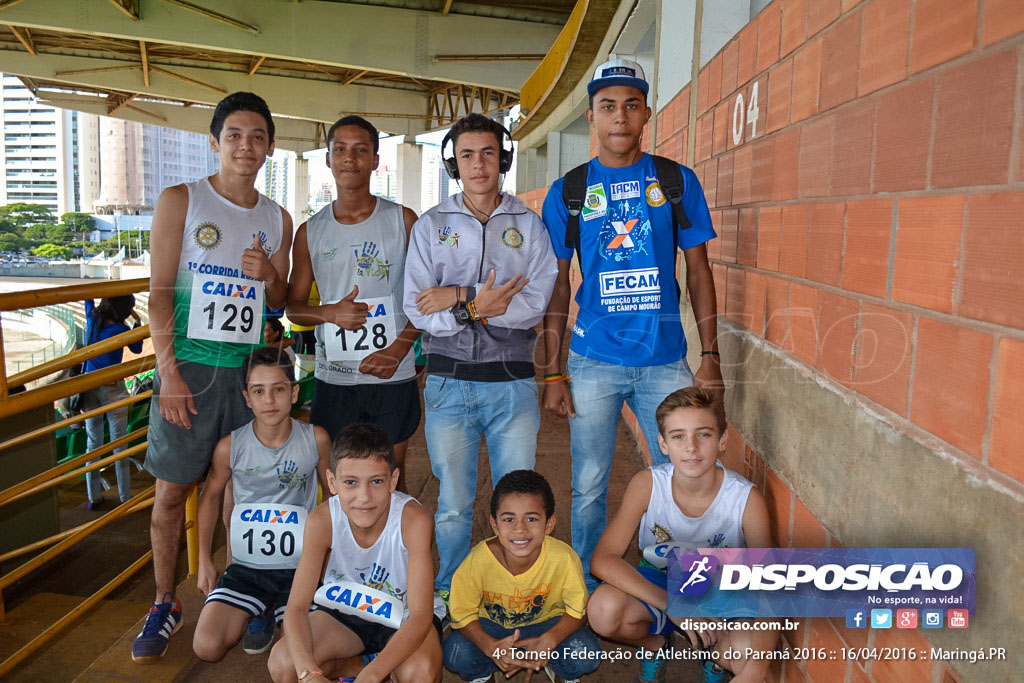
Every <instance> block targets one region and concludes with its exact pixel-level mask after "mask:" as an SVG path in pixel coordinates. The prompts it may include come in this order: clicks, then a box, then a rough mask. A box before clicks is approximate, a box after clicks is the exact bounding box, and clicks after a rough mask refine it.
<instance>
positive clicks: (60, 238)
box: [46, 225, 74, 244]
mask: <svg viewBox="0 0 1024 683" xmlns="http://www.w3.org/2000/svg"><path fill="white" fill-rule="evenodd" d="M72 239H74V235H72V234H71V230H69V229H68V226H66V225H48V226H46V241H48V242H52V243H53V244H67V243H68V242H70V241H71V240H72Z"/></svg>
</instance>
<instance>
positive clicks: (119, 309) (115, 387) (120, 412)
mask: <svg viewBox="0 0 1024 683" xmlns="http://www.w3.org/2000/svg"><path fill="white" fill-rule="evenodd" d="M129 316H131V317H132V318H133V319H134V320H135V325H134V326H133V327H138V326H139V325H140V324H141V321H140V320H139V314H138V313H136V312H135V297H134V296H132V295H131V294H126V295H124V296H114V297H110V298H107V299H101V300H100V305H99V306H97V305H96V303H95V302H94V301H93V300H92V299H86V300H85V340H86V346H90V345H92V344H96V343H97V342H101V341H103V340H104V339H110V338H111V337H114V336H116V335H119V334H121V333H122V332H127V331H128V326H127V325H126V324H125V320H127V319H128V317H129ZM128 348H129V349H130V350H131V352H132V353H141V352H142V342H141V341H137V342H135V343H134V344H128ZM123 355H124V349H123V348H122V349H115V350H114V351H110V352H108V353H105V354H103V355H102V356H96V357H95V358H90V359H89V360H87V361H85V364H84V367H83V371H84V372H93V371H95V370H101V369H103V368H109V367H110V366H111V365H117V364H118V363H120V362H121V358H122V356H123ZM122 398H128V391H127V390H126V389H125V387H124V380H123V379H117V380H114V381H113V382H111V383H109V384H103V385H100V386H98V387H96V388H95V389H89V390H88V391H84V392H82V403H81V409H82V410H83V411H88V410H94V409H96V408H99V407H101V406H105V405H107V404H109V403H112V402H114V401H118V400H120V399H122ZM103 421H104V415H97V416H95V417H90V418H87V419H86V420H85V435H86V447H85V448H86V450H87V451H93V450H96V449H97V448H99V447H100V446H102V445H103ZM106 422H107V424H109V425H110V440H111V441H114V440H116V439H119V438H121V437H122V436H124V435H125V434H126V433H127V430H128V406H122V407H120V408H115V409H114V410H109V411H107V413H106ZM121 450H122V449H121V448H116V449H114V452H115V453H117V452H119V451H121ZM97 460H98V458H97ZM94 462H96V460H90V461H89V464H92V463H94ZM114 471H115V472H116V473H117V495H118V497H119V498H120V500H121V502H122V503H123V502H125V501H126V500H128V499H129V498H131V497H132V478H131V464H130V463H129V462H128V460H127V459H125V460H118V461H117V462H116V463H114ZM100 481H101V478H100V475H99V472H98V471H95V470H94V471H92V472H86V473H85V490H86V493H87V494H88V496H89V503H88V505H89V509H90V510H98V509H100V508H101V507H103V503H104V502H105V501H104V499H103V494H102V492H101V491H100Z"/></svg>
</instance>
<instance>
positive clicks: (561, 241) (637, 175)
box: [544, 154, 715, 367]
mask: <svg viewBox="0 0 1024 683" xmlns="http://www.w3.org/2000/svg"><path fill="white" fill-rule="evenodd" d="M680 168H681V169H682V172H683V207H684V208H685V209H686V216H687V218H689V219H690V223H691V224H692V225H691V227H689V228H687V229H685V230H679V238H678V240H679V242H678V243H679V247H680V248H681V249H689V248H691V247H695V246H697V245H700V244H703V243H704V242H707V241H708V240H710V239H713V238H714V237H715V230H714V228H713V227H712V226H711V214H710V213H709V212H708V205H707V202H706V201H705V199H704V190H703V189H701V186H700V181H698V180H697V176H696V175H695V174H694V172H693V171H692V170H691V169H689V168H687V167H686V166H680ZM562 181H563V179H562V178H559V179H558V180H556V181H555V182H554V183H553V184H552V185H551V189H550V190H549V191H548V196H547V198H545V200H544V224H545V225H546V226H547V229H548V232H549V233H550V234H551V242H552V244H553V246H554V249H555V255H556V256H557V257H558V258H559V259H571V258H572V255H573V249H572V248H571V247H566V246H565V227H566V222H567V220H568V218H569V212H568V210H567V209H566V208H565V203H564V202H563V201H562ZM671 225H672V207H671V205H670V204H669V202H668V198H667V197H666V196H665V194H664V192H662V189H661V186H660V185H659V184H658V176H657V173H656V172H655V168H654V160H653V159H652V158H651V156H650V155H648V154H644V155H643V157H642V158H641V159H640V160H639V161H637V162H636V163H635V164H632V165H630V166H625V167H623V168H609V167H607V166H604V165H602V164H601V163H600V162H598V160H597V159H596V158H595V159H591V160H590V163H589V165H588V168H587V192H586V197H585V199H584V201H583V210H582V211H581V213H580V253H581V257H582V259H583V264H582V265H583V284H581V285H580V288H579V290H578V291H577V292H576V303H577V304H579V307H580V311H579V314H578V315H577V316H576V324H575V325H573V330H572V341H571V343H570V345H569V348H570V349H572V350H573V351H575V352H576V353H579V354H581V355H584V356H587V357H589V358H593V359H595V360H600V361H603V362H606V363H613V364H615V365H628V366H632V367H645V366H651V365H664V364H666V363H673V362H675V361H677V360H679V359H680V358H684V357H685V356H686V337H685V336H684V335H683V326H682V323H681V322H680V319H679V300H678V298H677V293H676V275H675V254H674V253H673V249H672V233H671V232H670V231H669V230H670V226H671Z"/></svg>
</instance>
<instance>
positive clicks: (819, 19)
mask: <svg viewBox="0 0 1024 683" xmlns="http://www.w3.org/2000/svg"><path fill="white" fill-rule="evenodd" d="M1022 55H1024V11H1022V8H1021V6H1020V3H1019V1H1017V2H1015V1H1014V0H985V1H984V2H980V1H977V2H976V1H975V0H958V1H957V2H947V1H946V0H916V2H911V0H870V1H859V0H842V1H841V0H811V1H809V0H776V1H775V2H773V3H772V4H771V5H769V6H768V7H766V8H765V9H764V10H763V11H762V12H761V13H760V14H759V15H758V17H756V18H755V19H754V20H753V21H752V22H751V23H750V24H749V25H748V26H747V27H746V28H744V29H743V30H742V31H740V33H739V34H738V35H737V36H736V37H735V38H734V39H733V40H732V41H730V42H729V44H727V45H726V46H725V47H724V48H723V49H722V51H721V52H719V54H717V55H716V56H715V57H714V58H713V59H712V60H711V61H710V62H709V63H708V64H707V65H706V66H705V67H704V68H703V69H702V70H701V72H700V76H699V80H698V84H697V121H696V145H695V148H696V155H695V160H694V170H695V171H696V173H697V175H698V176H699V177H700V179H701V182H702V184H703V186H704V190H705V195H706V197H707V200H708V204H709V206H710V207H711V211H712V218H713V220H714V222H715V226H716V228H717V229H718V231H719V235H720V239H718V240H715V242H712V243H711V244H710V245H709V255H710V258H711V262H712V270H713V272H714V276H715V285H716V288H717V289H718V297H719V314H721V315H724V316H725V317H726V318H727V319H728V320H730V321H731V322H733V323H736V324H738V325H742V326H743V327H745V328H747V330H749V331H750V332H751V333H753V334H756V335H758V336H762V337H764V338H765V339H766V340H767V341H769V342H770V343H772V344H775V345H777V346H779V347H780V348H782V349H784V350H786V351H788V352H790V353H791V354H793V355H794V356H795V357H796V358H798V359H799V360H800V361H802V362H803V363H805V364H806V365H808V366H810V367H813V368H814V369H815V370H816V371H817V372H819V373H821V374H822V375H825V376H828V377H830V378H831V379H832V380H834V381H835V382H837V383H839V384H840V385H842V386H844V387H846V388H847V389H849V390H851V391H853V392H856V393H857V394H859V396H860V398H861V399H863V400H864V401H865V402H867V403H868V405H870V406H871V407H872V408H873V409H874V410H875V411H877V412H878V413H880V414H882V415H883V416H884V417H886V418H887V419H888V420H889V421H890V422H891V423H892V424H894V425H895V426H897V427H900V428H903V429H904V430H905V431H908V432H910V433H915V432H921V433H927V434H928V435H931V436H934V437H938V438H939V439H941V440H942V441H943V442H945V444H944V450H947V451H949V452H951V453H954V454H956V455H958V456H959V457H961V458H963V459H965V460H967V461H970V462H971V463H972V464H975V465H977V466H980V467H981V468H983V469H984V470H985V471H986V472H987V473H988V474H990V475H991V477H992V478H993V479H995V480H997V481H999V482H1000V483H1003V484H1005V485H1007V486H1009V487H1011V488H1012V489H1013V490H1016V491H1022V490H1024V485H1022V483H1024V457H1022V456H1021V454H1020V450H1019V448H1015V447H1014V446H1015V445H1017V444H1019V443H1020V440H1021V439H1022V438H1024V421H1022V420H1021V419H1020V417H1019V416H1020V405H1021V402H1022V401H1024V332H1022V330H1024V288H1022V287H1020V286H1019V284H1018V285H1015V284H1014V283H1019V282H1020V278H1021V272H1022V268H1021V267H1022V264H1024V191H1022V189H1024V185H1022V183H1024V137H1022V136H1021V135H1020V133H1019V132H1017V131H1019V130H1020V128H1021V122H1020V114H1019V113H1018V112H1019V111H1020V110H1021V107H1022V102H1021V100H1022V95H1021V89H1020V87H1019V83H1020V76H1021V72H1022V68H1024V67H1022ZM755 88H756V111H755V110H753V105H752V99H753V96H754V89H755ZM740 96H742V100H743V104H742V105H738V104H737V101H738V99H739V97H740ZM689 104H690V96H689V91H688V89H686V90H683V91H682V92H680V93H679V94H678V95H677V96H676V97H675V98H674V99H673V100H672V101H671V102H670V103H669V104H668V105H667V106H666V107H664V108H663V109H662V110H661V111H659V112H658V140H657V151H658V152H659V153H660V154H664V155H666V156H670V157H672V158H675V159H678V160H680V161H682V162H685V152H686V139H687V135H688V130H687V124H688V114H689ZM740 106H741V107H742V111H743V112H744V113H746V110H747V109H748V108H750V109H751V113H753V114H755V115H756V117H757V120H756V122H755V123H754V125H751V124H750V123H749V120H747V121H744V120H743V119H741V118H740V117H739V115H738V111H739V109H738V107H740ZM734 113H735V115H734ZM745 118H746V117H745ZM734 126H735V129H734ZM734 132H735V133H737V134H738V135H737V136H736V137H734ZM737 137H738V142H737ZM723 304H724V307H723ZM733 432H734V433H733V434H732V435H731V439H730V443H731V444H732V445H731V447H730V450H729V453H727V455H726V464H727V465H728V466H729V467H731V468H733V469H736V470H738V471H741V472H743V473H745V474H746V475H747V476H748V477H751V478H752V479H753V480H754V481H755V483H756V484H757V485H758V486H760V487H761V488H762V490H763V491H764V492H765V494H766V496H767V497H768V500H769V507H770V509H771V511H772V513H773V533H774V534H775V535H776V537H777V539H778V542H779V543H780V545H784V546H786V545H792V546H801V545H803V546H813V545H827V544H833V545H836V544H838V542H837V541H836V539H834V538H832V537H831V536H830V535H829V533H828V531H827V530H826V529H824V528H823V527H822V526H821V524H820V523H819V522H818V521H817V520H816V519H815V517H814V515H813V514H812V512H811V511H810V510H808V509H807V508H806V507H805V506H804V504H803V503H802V502H801V500H800V492H799V491H794V490H793V489H792V487H791V486H789V485H788V484H787V483H786V482H785V481H783V480H782V479H780V478H779V477H778V476H777V475H776V474H775V473H774V472H772V471H770V470H769V469H768V468H766V467H765V465H764V462H763V461H762V460H761V458H760V456H759V455H758V454H757V452H756V451H755V450H754V449H753V448H752V446H751V445H750V444H746V443H744V440H743V436H742V435H741V434H739V433H738V432H735V430H733ZM871 633H872V636H871V637H872V638H873V643H872V644H873V645H876V646H888V645H892V646H900V645H913V646H914V647H927V644H926V641H924V638H923V636H922V635H921V634H920V633H919V632H918V631H909V632H908V631H892V632H885V631H873V632H871ZM867 637H868V635H867V633H865V632H864V631H861V632H859V635H858V633H857V632H847V631H846V629H845V628H844V627H843V624H842V623H841V622H839V621H836V620H824V619H821V620H812V621H810V622H808V628H806V629H804V631H803V632H801V633H798V634H796V635H795V636H793V637H792V638H791V639H790V640H791V643H792V644H793V645H802V646H807V645H810V646H817V645H818V644H820V643H825V644H826V646H828V644H829V643H833V642H834V643H839V642H843V643H847V644H850V645H855V644H858V639H860V640H862V641H863V640H864V639H866V638H867ZM897 641H899V642H897ZM903 641H908V642H906V643H904V642H903ZM860 644H863V643H860ZM864 665H866V663H864V662H861V663H858V664H852V663H851V664H850V665H849V666H850V669H851V671H849V672H847V671H846V670H845V667H846V664H845V663H842V662H816V663H808V664H807V665H806V666H805V665H804V664H802V663H801V664H795V663H790V665H789V667H788V669H787V674H786V681H787V683H789V682H790V681H793V680H804V679H807V680H815V681H832V680H843V678H844V676H846V675H847V674H849V675H850V676H851V678H850V680H878V681H888V680H931V677H932V671H933V669H932V663H931V662H927V661H917V662H885V663H883V662H875V663H873V665H872V666H871V667H869V668H866V667H865V666H864ZM773 671H774V675H775V677H776V679H778V678H779V677H780V674H781V667H779V668H776V669H773ZM869 672H870V676H869ZM935 672H937V674H936V675H942V676H949V677H950V680H954V678H953V676H954V675H953V674H952V672H950V671H949V670H948V667H938V668H936V669H935ZM944 680H945V678H944Z"/></svg>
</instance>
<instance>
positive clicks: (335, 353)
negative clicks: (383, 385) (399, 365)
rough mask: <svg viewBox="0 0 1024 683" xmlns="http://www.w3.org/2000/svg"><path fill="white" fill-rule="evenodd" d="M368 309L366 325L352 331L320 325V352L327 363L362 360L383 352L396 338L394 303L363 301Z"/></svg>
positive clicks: (387, 298) (389, 300) (385, 298)
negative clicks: (321, 343)
mask: <svg viewBox="0 0 1024 683" xmlns="http://www.w3.org/2000/svg"><path fill="white" fill-rule="evenodd" d="M362 303H364V304H366V305H367V307H368V308H369V309H370V310H369V314H368V315H367V316H366V322H365V323H363V325H362V327H359V328H358V329H355V330H346V329H345V328H343V327H338V326H337V325H333V324H331V323H325V324H324V351H325V353H326V354H327V360H330V361H345V360H362V359H364V358H366V357H367V356H369V355H370V354H371V353H376V352H377V351H380V350H382V349H386V348H387V347H388V346H390V345H391V344H392V342H394V341H395V338H396V337H397V336H398V335H397V333H396V330H395V318H396V313H397V311H396V310H395V306H394V301H393V300H392V298H391V297H390V296H382V297H377V298H375V299H365V300H364V301H362Z"/></svg>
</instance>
